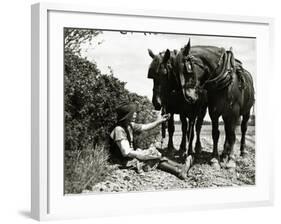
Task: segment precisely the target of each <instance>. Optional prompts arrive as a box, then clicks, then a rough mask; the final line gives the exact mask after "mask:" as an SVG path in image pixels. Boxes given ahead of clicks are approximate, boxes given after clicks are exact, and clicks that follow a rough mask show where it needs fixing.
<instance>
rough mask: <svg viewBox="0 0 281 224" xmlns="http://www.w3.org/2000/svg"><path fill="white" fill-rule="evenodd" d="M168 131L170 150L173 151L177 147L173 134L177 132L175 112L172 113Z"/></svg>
mask: <svg viewBox="0 0 281 224" xmlns="http://www.w3.org/2000/svg"><path fill="white" fill-rule="evenodd" d="M168 132H169V141H168V150H169V152H171V151H173V150H174V149H175V148H174V142H173V135H174V132H175V124H174V114H171V117H170V119H169V120H168Z"/></svg>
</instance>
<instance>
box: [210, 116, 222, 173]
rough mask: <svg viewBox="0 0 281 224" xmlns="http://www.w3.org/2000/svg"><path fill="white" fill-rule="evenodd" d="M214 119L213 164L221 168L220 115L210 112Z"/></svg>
mask: <svg viewBox="0 0 281 224" xmlns="http://www.w3.org/2000/svg"><path fill="white" fill-rule="evenodd" d="M210 116H211V120H212V138H213V156H212V157H213V158H212V159H211V164H212V166H213V167H214V168H220V165H219V153H218V141H219V137H220V131H219V116H218V115H214V114H212V113H210Z"/></svg>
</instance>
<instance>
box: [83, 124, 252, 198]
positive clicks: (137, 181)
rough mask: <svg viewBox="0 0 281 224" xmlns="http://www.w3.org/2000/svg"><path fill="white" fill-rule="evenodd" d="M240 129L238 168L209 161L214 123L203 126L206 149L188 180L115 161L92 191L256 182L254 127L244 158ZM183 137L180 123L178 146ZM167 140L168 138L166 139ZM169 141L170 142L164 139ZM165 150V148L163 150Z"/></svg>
mask: <svg viewBox="0 0 281 224" xmlns="http://www.w3.org/2000/svg"><path fill="white" fill-rule="evenodd" d="M220 132H221V135H220V140H219V150H220V151H222V149H223V143H224V137H225V136H224V131H223V127H222V126H220ZM240 137H241V135H240V131H239V129H238V128H237V140H236V144H235V151H236V154H237V167H236V170H234V171H233V170H232V171H230V170H226V169H219V170H216V169H214V168H213V167H212V166H211V165H210V163H209V161H210V159H211V152H212V144H213V143H212V137H211V127H210V126H203V128H202V134H201V142H202V146H203V151H202V154H201V156H200V157H199V158H198V159H196V160H195V163H194V165H193V166H192V167H191V169H190V170H189V173H188V178H187V180H180V179H179V178H177V177H176V176H174V175H172V174H169V173H166V172H163V171H161V170H158V169H156V170H152V171H148V172H144V173H142V174H139V173H137V172H136V171H135V170H129V169H119V168H118V166H116V165H111V168H112V173H111V174H110V175H109V176H108V177H107V178H106V180H105V181H103V182H100V183H98V184H96V185H95V186H92V189H91V190H85V191H84V193H90V192H128V191H154V190H167V189H182V188H203V187H222V186H242V185H254V184H255V128H254V127H253V126H249V128H248V132H247V136H246V151H247V152H248V155H247V156H246V157H245V158H241V157H239V156H238V155H239V146H240ZM180 140H181V132H180V126H177V127H176V131H175V135H174V143H175V147H176V148H179V144H180ZM165 141H167V139H165ZM164 145H167V142H165V143H164ZM164 153H165V152H164Z"/></svg>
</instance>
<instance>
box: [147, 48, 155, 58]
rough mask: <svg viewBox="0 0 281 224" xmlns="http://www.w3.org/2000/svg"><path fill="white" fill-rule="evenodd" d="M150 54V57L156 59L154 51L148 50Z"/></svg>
mask: <svg viewBox="0 0 281 224" xmlns="http://www.w3.org/2000/svg"><path fill="white" fill-rule="evenodd" d="M148 54H149V56H150V57H152V58H154V57H155V55H154V54H153V52H152V50H150V49H148Z"/></svg>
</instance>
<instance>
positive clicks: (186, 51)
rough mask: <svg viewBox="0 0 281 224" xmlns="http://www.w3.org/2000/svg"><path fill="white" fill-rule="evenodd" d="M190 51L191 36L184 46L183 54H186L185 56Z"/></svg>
mask: <svg viewBox="0 0 281 224" xmlns="http://www.w3.org/2000/svg"><path fill="white" fill-rule="evenodd" d="M189 51H190V38H189V40H188V43H187V45H185V46H184V49H183V54H184V55H185V56H187V55H188V54H189Z"/></svg>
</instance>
